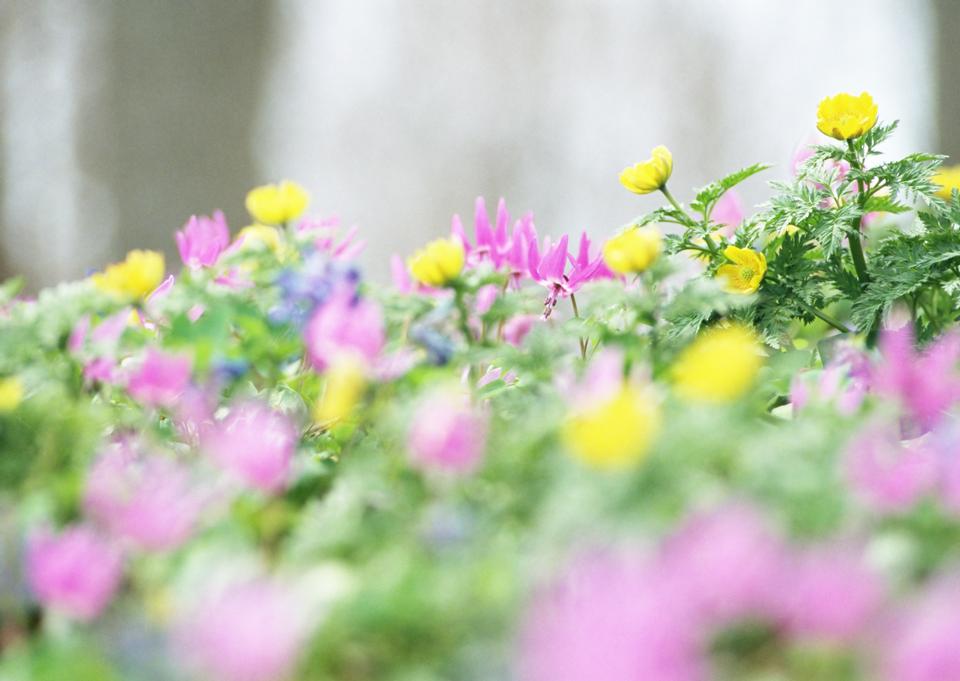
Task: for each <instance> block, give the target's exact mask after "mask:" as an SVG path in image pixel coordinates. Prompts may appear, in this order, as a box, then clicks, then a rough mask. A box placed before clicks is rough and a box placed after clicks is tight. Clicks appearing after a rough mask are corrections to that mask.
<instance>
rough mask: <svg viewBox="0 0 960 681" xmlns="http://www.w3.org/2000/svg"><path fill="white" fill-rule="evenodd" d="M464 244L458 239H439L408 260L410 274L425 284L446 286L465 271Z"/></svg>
mask: <svg viewBox="0 0 960 681" xmlns="http://www.w3.org/2000/svg"><path fill="white" fill-rule="evenodd" d="M465 259H466V253H464V250H463V245H462V244H461V243H460V242H459V241H457V240H456V239H437V240H436V241H431V242H430V243H429V244H427V245H426V246H425V247H424V248H421V249H420V250H419V251H417V252H416V253H414V254H413V255H412V256H411V257H410V258H409V259H408V260H407V267H408V268H410V274H411V275H412V276H413V278H414V279H416V280H417V281H418V282H420V283H421V284H423V285H425V286H434V287H438V286H445V285H446V284H449V283H450V282H451V281H453V280H454V279H456V278H457V277H458V276H459V275H460V272H462V271H463V263H464V261H465Z"/></svg>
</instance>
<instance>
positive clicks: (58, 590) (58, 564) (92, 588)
mask: <svg viewBox="0 0 960 681" xmlns="http://www.w3.org/2000/svg"><path fill="white" fill-rule="evenodd" d="M26 560H27V576H28V579H29V582H30V588H31V589H32V590H33V593H34V594H36V596H37V598H38V599H39V600H40V602H41V603H43V605H44V606H46V607H48V608H53V609H54V610H58V611H61V612H63V613H64V614H66V615H68V616H69V617H72V618H74V619H77V620H82V621H87V620H92V619H93V618H95V617H96V616H97V615H99V614H100V613H101V612H102V611H103V609H104V608H105V607H106V606H107V604H108V603H109V602H110V600H111V599H112V598H113V594H114V592H116V590H117V586H118V585H119V584H120V577H121V573H122V567H123V561H122V558H121V556H120V552H119V551H118V550H117V549H116V548H115V547H114V546H112V545H111V544H109V543H108V542H106V541H105V540H104V539H102V538H101V537H100V536H99V535H98V534H97V533H96V532H95V531H93V530H92V529H90V528H89V527H86V526H83V525H74V526H72V527H69V528H66V529H64V530H63V531H62V532H60V533H59V534H55V533H52V532H50V531H49V530H39V531H37V532H35V533H34V534H33V535H32V536H31V537H30V539H29V540H28V544H27V558H26Z"/></svg>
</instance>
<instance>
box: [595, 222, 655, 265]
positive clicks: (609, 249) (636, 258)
mask: <svg viewBox="0 0 960 681" xmlns="http://www.w3.org/2000/svg"><path fill="white" fill-rule="evenodd" d="M662 248H663V237H662V236H660V232H659V231H657V230H656V229H655V228H653V227H647V228H644V229H640V228H639V227H631V228H629V229H627V230H626V231H624V232H621V233H620V234H618V235H617V236H615V237H613V238H612V239H610V240H609V241H607V243H605V244H604V245H603V261H604V262H605V263H606V264H607V267H609V268H610V269H611V270H613V271H614V272H616V273H617V274H638V273H640V272H643V271H645V270H646V269H647V268H648V267H650V265H652V264H653V263H654V261H656V259H657V257H658V256H659V255H660V250H661V249H662Z"/></svg>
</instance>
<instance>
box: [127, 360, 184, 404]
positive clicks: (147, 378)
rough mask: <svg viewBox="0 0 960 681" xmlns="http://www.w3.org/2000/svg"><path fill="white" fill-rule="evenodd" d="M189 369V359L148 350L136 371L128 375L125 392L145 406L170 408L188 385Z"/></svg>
mask: <svg viewBox="0 0 960 681" xmlns="http://www.w3.org/2000/svg"><path fill="white" fill-rule="evenodd" d="M192 366H193V361H192V360H191V359H190V358H189V357H184V356H181V355H172V354H169V353H166V352H164V351H162V350H157V349H154V348H148V349H147V352H146V356H145V357H144V360H143V363H142V364H141V365H140V368H139V369H137V370H136V371H134V372H133V373H132V374H131V375H130V378H129V380H128V382H127V392H129V393H130V396H131V397H133V398H134V399H135V400H137V401H139V402H140V403H142V404H145V405H151V406H164V407H170V406H173V405H174V404H175V403H176V401H177V398H178V397H179V396H180V394H181V393H183V391H184V390H186V389H187V387H188V386H189V385H190V372H191V370H192Z"/></svg>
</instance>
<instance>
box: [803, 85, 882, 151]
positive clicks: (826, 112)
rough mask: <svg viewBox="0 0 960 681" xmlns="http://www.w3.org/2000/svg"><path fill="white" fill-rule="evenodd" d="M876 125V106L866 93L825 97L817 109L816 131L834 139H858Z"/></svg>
mask: <svg viewBox="0 0 960 681" xmlns="http://www.w3.org/2000/svg"><path fill="white" fill-rule="evenodd" d="M876 124H877V105H876V104H875V103H874V101H873V97H871V96H870V95H869V94H868V93H866V92H861V93H860V96H858V97H855V96H854V95H851V94H847V93H845V92H844V93H841V94H839V95H834V96H833V97H825V98H824V99H823V101H821V102H820V106H818V107H817V129H818V130H819V131H820V132H822V133H823V134H824V135H829V136H830V137H833V138H834V139H838V140H848V139H852V138H854V137H859V136H860V135H862V134H863V133H865V132H867V131H868V130H870V128H872V127H873V126H874V125H876Z"/></svg>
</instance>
